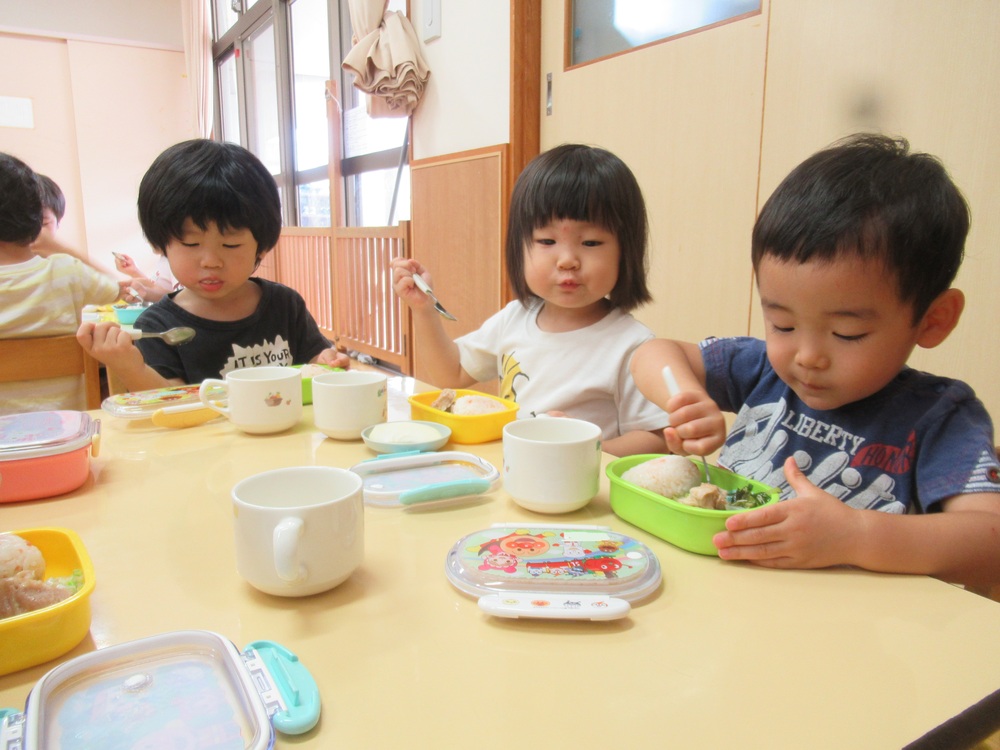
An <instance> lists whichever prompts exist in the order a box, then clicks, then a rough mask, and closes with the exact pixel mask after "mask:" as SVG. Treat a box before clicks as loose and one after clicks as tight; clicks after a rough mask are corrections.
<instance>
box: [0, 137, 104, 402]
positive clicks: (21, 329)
mask: <svg viewBox="0 0 1000 750" xmlns="http://www.w3.org/2000/svg"><path fill="white" fill-rule="evenodd" d="M41 230H42V198H41V193H40V191H39V183H38V181H37V179H36V175H35V173H34V172H33V171H32V169H31V168H30V167H29V166H28V165H27V164H25V163H24V162H23V161H21V160H20V159H18V158H16V157H14V156H11V155H9V154H2V153H0V338H5V339H20V338H40V337H43V336H60V335H66V334H72V333H73V332H74V331H76V329H77V327H78V326H79V325H80V318H81V313H82V311H83V307H84V305H102V304H110V303H111V302H114V301H115V300H116V299H118V296H119V293H120V289H119V286H118V284H117V283H116V282H115V281H114V279H111V278H109V277H107V276H104V275H103V274H100V273H98V272H97V271H95V270H94V269H92V268H90V267H88V266H86V265H84V264H83V263H81V262H80V260H78V259H77V258H74V257H72V256H70V255H65V254H55V255H53V256H52V257H49V258H43V257H41V256H38V255H36V254H35V253H34V252H33V250H32V243H33V242H34V241H35V240H36V239H37V238H38V235H39V233H40V232H41ZM39 374H40V375H41V374H42V373H39ZM85 408H86V395H85V391H84V386H83V377H82V376H75V375H70V376H65V377H58V378H44V377H43V378H42V379H39V380H30V381H20V382H12V383H0V414H17V413H20V412H26V411H43V410H56V409H81V410H82V409H85Z"/></svg>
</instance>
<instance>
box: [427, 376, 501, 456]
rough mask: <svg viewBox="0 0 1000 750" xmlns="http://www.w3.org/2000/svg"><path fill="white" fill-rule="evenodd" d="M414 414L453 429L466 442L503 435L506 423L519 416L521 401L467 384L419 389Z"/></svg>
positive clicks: (456, 437)
mask: <svg viewBox="0 0 1000 750" xmlns="http://www.w3.org/2000/svg"><path fill="white" fill-rule="evenodd" d="M409 402H410V416H411V417H412V418H413V419H416V420H425V421H428V422H437V423H438V424H443V425H444V426H445V427H448V428H450V429H451V439H452V441H453V442H456V443H464V444H466V445H469V444H474V443H489V442H492V441H494V440H499V439H500V438H502V437H503V426H504V425H505V424H507V423H508V422H513V421H514V420H515V419H516V418H517V410H518V405H517V404H516V403H515V402H513V401H508V400H507V399H504V398H500V397H499V396H491V395H490V394H488V393H480V392H479V391H470V390H466V389H463V388H456V389H454V390H452V389H451V388H445V389H443V390H440V391H426V392H424V393H416V394H414V395H412V396H410V398H409Z"/></svg>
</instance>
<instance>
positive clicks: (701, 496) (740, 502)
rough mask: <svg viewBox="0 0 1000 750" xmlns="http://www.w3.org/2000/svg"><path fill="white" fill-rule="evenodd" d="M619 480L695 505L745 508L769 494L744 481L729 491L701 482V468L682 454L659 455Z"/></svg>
mask: <svg viewBox="0 0 1000 750" xmlns="http://www.w3.org/2000/svg"><path fill="white" fill-rule="evenodd" d="M622 479H624V480H625V481H626V482H629V483H630V484H634V485H635V486H636V487H641V488H642V489H644V490H649V491H650V492H655V493H656V494H658V495H663V496H664V497H668V498H670V499H671V500H676V501H677V502H679V503H684V504H685V505H691V506H693V507H696V508H710V509H712V510H745V509H749V508H756V507H758V506H760V505H764V504H765V503H766V502H767V501H768V500H770V499H771V496H770V494H769V493H767V492H754V491H753V490H752V489H751V488H750V485H749V484H745V485H743V486H742V487H739V488H737V489H735V490H729V491H728V492H727V491H726V490H724V489H722V488H720V487H717V486H716V485H714V484H710V483H708V482H702V481H701V471H700V470H699V469H698V467H697V466H695V465H694V464H693V463H692V462H691V461H689V460H688V459H686V458H684V457H683V456H659V457H657V458H652V459H650V460H649V461H643V462H642V463H641V464H636V465H635V466H633V467H632V468H631V469H628V470H627V471H624V472H622Z"/></svg>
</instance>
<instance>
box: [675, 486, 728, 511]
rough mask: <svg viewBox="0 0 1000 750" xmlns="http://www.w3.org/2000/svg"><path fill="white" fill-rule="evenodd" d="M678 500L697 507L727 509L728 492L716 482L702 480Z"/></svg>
mask: <svg viewBox="0 0 1000 750" xmlns="http://www.w3.org/2000/svg"><path fill="white" fill-rule="evenodd" d="M677 502H679V503H684V504H685V505H693V506H694V507H696V508H711V509H712V510H725V509H726V493H725V491H724V490H722V489H721V488H719V487H716V486H715V485H714V484H709V483H708V482H702V483H701V484H699V485H698V486H697V487H692V488H691V491H690V492H689V493H688V494H686V495H685V496H684V497H679V498H677Z"/></svg>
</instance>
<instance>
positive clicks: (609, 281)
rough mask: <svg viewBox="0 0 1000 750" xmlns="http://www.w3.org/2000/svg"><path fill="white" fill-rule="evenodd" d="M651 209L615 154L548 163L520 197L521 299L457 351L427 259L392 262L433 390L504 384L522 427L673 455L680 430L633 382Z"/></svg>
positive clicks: (547, 159)
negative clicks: (435, 300)
mask: <svg viewBox="0 0 1000 750" xmlns="http://www.w3.org/2000/svg"><path fill="white" fill-rule="evenodd" d="M647 236H648V230H647V219H646V206H645V203H644V201H643V198H642V192H641V191H640V189H639V185H638V183H637V182H636V180H635V177H634V175H633V174H632V172H631V171H630V170H629V168H628V167H627V166H626V165H625V164H624V162H622V161H621V160H620V159H619V158H618V157H616V156H615V155H614V154H611V153H609V152H607V151H604V150H603V149H599V148H592V147H589V146H582V145H575V144H567V145H563V146H559V147H557V148H554V149H552V150H551V151H548V152H546V153H543V154H541V155H539V156H537V157H536V158H535V159H534V160H533V161H532V162H531V163H530V164H528V166H527V167H525V169H524V171H523V172H522V173H521V176H520V177H519V178H518V180H517V184H516V185H515V186H514V193H513V196H512V198H511V206H510V220H509V222H508V229H507V246H506V263H507V275H508V278H509V279H510V283H511V286H512V288H513V290H514V294H515V295H516V297H517V299H516V300H515V301H513V302H511V303H510V304H508V305H507V306H506V307H505V308H504V309H503V310H501V311H500V312H499V313H497V314H496V315H494V316H493V317H491V318H490V319H489V320H487V321H486V322H485V323H484V324H483V326H482V327H481V328H480V329H479V330H477V331H473V332H472V333H469V334H466V335H465V336H461V337H459V338H458V339H456V340H455V341H451V340H450V339H449V338H448V337H447V335H446V334H445V332H444V327H443V326H442V325H441V320H440V318H439V317H438V314H437V313H436V312H435V311H434V308H433V307H432V305H431V304H430V301H429V299H428V297H427V296H426V295H424V293H423V292H421V291H420V290H419V289H418V288H417V287H416V285H415V284H414V282H413V278H412V276H413V274H421V275H422V276H423V277H424V278H425V279H426V280H427V281H428V283H429V282H430V275H429V274H428V273H427V269H425V268H424V267H423V266H422V265H421V264H420V263H418V262H417V261H415V260H408V259H402V258H400V259H396V260H394V261H393V263H392V268H393V289H394V291H395V292H396V294H397V295H398V296H399V297H400V298H402V299H403V300H404V301H405V302H406V303H407V304H408V305H409V306H410V307H411V308H412V310H413V322H414V328H415V329H416V331H417V332H418V336H419V337H420V341H421V347H422V350H423V351H425V352H426V353H427V356H426V358H425V359H426V361H427V363H428V370H429V371H430V380H431V382H433V383H435V384H437V385H439V386H441V387H451V388H460V387H463V386H468V385H471V384H472V383H475V382H477V381H486V380H492V379H493V378H496V377H499V378H500V379H501V381H500V395H501V396H502V397H503V398H508V399H511V400H514V401H516V402H517V403H518V404H520V407H521V408H520V412H519V414H520V415H521V416H531V415H535V414H542V413H548V414H551V415H555V416H570V417H576V418H579V419H585V420H587V421H590V422H593V423H595V424H597V425H599V426H600V427H601V431H602V447H603V449H604V450H605V451H607V452H608V453H611V454H614V455H618V456H625V455H632V454H636V453H657V452H663V449H664V442H663V439H662V437H661V436H660V430H662V429H663V428H664V426H666V425H667V424H668V423H669V422H668V418H667V415H666V414H665V413H664V412H663V411H662V410H660V409H659V408H658V407H655V406H653V405H652V404H649V403H646V402H645V399H643V398H642V394H641V393H639V391H638V390H637V389H636V386H635V383H634V382H633V381H632V378H631V376H630V375H629V370H628V365H629V360H630V358H631V356H632V353H633V352H634V351H635V349H636V347H637V346H639V344H641V343H642V342H644V341H647V340H649V339H651V338H653V334H652V332H651V331H650V330H649V329H648V328H646V327H645V326H644V325H642V324H641V323H639V322H638V321H636V320H635V319H634V318H633V317H632V316H631V315H630V314H629V311H631V310H633V309H634V308H636V307H638V306H639V305H642V304H643V303H645V302H648V301H649V300H650V295H649V290H648V289H647V287H646V243H647Z"/></svg>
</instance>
